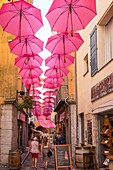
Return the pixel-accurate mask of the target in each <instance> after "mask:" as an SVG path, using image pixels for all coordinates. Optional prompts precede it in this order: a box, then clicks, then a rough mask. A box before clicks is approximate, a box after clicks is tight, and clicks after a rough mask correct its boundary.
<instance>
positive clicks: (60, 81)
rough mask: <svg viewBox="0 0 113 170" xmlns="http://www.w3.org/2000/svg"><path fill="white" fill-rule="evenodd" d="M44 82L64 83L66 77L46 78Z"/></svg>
mask: <svg viewBox="0 0 113 170" xmlns="http://www.w3.org/2000/svg"><path fill="white" fill-rule="evenodd" d="M44 82H45V83H46V84H47V83H48V84H57V83H63V82H64V78H62V77H60V78H45V79H44Z"/></svg>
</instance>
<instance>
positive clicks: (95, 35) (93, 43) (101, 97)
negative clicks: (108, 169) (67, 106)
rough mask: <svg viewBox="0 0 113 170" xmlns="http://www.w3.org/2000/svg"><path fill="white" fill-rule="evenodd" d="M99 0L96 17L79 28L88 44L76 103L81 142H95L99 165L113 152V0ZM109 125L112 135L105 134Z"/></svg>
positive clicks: (79, 60) (81, 53)
mask: <svg viewBox="0 0 113 170" xmlns="http://www.w3.org/2000/svg"><path fill="white" fill-rule="evenodd" d="M96 3H97V4H96V5H97V15H96V17H95V18H94V19H93V20H92V21H91V22H90V23H89V24H88V26H87V27H86V28H85V29H84V30H82V31H79V33H80V35H81V36H82V38H83V40H84V44H83V45H82V46H81V48H80V49H79V50H78V51H77V52H76V67H77V98H76V103H77V113H78V121H79V132H80V133H79V134H78V138H79V141H78V144H79V145H80V143H84V144H85V145H93V146H95V147H96V156H97V161H98V165H99V167H103V166H105V160H106V158H107V157H106V156H107V155H108V154H111V155H112V154H113V153H112V148H113V145H112V133H111V132H112V128H113V87H112V86H113V77H112V75H113V1H112V0H108V1H106V0H99V1H96ZM106 121H107V125H106V123H105V122H106ZM109 129H110V133H109V135H106V134H104V131H105V130H109Z"/></svg>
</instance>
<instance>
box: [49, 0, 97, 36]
mask: <svg viewBox="0 0 113 170" xmlns="http://www.w3.org/2000/svg"><path fill="white" fill-rule="evenodd" d="M95 15H96V0H91V1H90V0H54V1H53V3H52V5H51V7H50V9H49V11H48V13H47V14H46V17H47V19H48V21H49V23H50V25H51V29H52V30H54V31H59V32H68V33H72V34H73V32H75V31H77V30H80V29H83V28H85V27H86V26H87V24H88V23H89V22H90V21H91V20H92V19H93V17H94V16H95Z"/></svg>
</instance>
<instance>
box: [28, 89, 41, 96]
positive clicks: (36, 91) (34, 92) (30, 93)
mask: <svg viewBox="0 0 113 170" xmlns="http://www.w3.org/2000/svg"><path fill="white" fill-rule="evenodd" d="M39 94H41V92H40V91H39V90H37V89H30V90H29V95H31V96H32V95H39Z"/></svg>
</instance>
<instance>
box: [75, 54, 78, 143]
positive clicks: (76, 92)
mask: <svg viewBox="0 0 113 170" xmlns="http://www.w3.org/2000/svg"><path fill="white" fill-rule="evenodd" d="M75 97H76V145H78V144H79V137H78V88H77V59H76V52H75Z"/></svg>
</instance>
